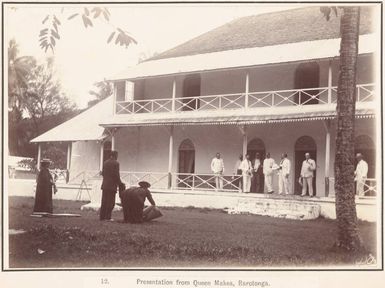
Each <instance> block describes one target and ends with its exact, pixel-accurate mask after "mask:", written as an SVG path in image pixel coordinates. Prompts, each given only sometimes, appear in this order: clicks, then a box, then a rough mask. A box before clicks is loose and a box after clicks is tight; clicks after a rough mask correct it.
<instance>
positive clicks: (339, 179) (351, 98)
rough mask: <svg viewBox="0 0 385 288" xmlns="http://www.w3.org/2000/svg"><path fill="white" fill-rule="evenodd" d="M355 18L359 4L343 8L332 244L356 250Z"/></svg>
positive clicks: (359, 243) (358, 17)
mask: <svg viewBox="0 0 385 288" xmlns="http://www.w3.org/2000/svg"><path fill="white" fill-rule="evenodd" d="M359 22H360V8H359V7H344V8H343V16H342V19H341V47H340V49H341V50H340V53H341V56H340V74H339V79H338V92H337V96H338V99H337V139H336V155H335V167H334V168H335V179H336V181H335V191H336V215H337V223H338V224H337V225H338V238H337V243H336V245H337V247H339V248H341V249H344V250H358V249H360V248H361V247H362V240H361V238H360V235H359V231H358V225H357V213H356V203H355V195H354V185H355V183H354V156H355V155H354V118H355V117H354V115H355V103H356V64H357V54H358V37H359Z"/></svg>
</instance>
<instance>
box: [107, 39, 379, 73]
mask: <svg viewBox="0 0 385 288" xmlns="http://www.w3.org/2000/svg"><path fill="white" fill-rule="evenodd" d="M375 40H376V38H375V35H373V34H368V35H362V36H360V41H359V53H360V54H366V53H372V52H374V51H375V49H376V47H377V46H378V45H376V44H377V43H376V42H375ZM340 42H341V41H340V39H339V38H337V39H324V40H315V41H307V42H298V43H289V44H280V45H274V46H266V47H254V48H245V49H236V50H227V51H221V52H213V53H206V54H198V55H191V56H183V57H175V58H167V59H159V60H153V61H147V62H142V63H140V64H138V65H136V66H134V67H130V68H128V69H126V70H125V71H123V72H121V73H119V74H117V75H116V76H115V77H112V78H111V79H110V80H124V79H136V78H143V77H153V76H162V75H172V74H180V73H192V72H204V71H212V70H219V69H235V68H242V67H251V66H256V65H266V64H276V63H287V62H294V61H307V60H317V59H323V58H331V57H338V56H339V54H340V52H339V50H340ZM288 51H290V52H288Z"/></svg>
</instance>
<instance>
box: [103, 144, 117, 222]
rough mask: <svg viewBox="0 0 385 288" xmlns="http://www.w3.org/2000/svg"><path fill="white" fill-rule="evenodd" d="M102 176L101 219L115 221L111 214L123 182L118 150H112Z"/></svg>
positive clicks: (104, 165) (104, 164)
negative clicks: (117, 192)
mask: <svg viewBox="0 0 385 288" xmlns="http://www.w3.org/2000/svg"><path fill="white" fill-rule="evenodd" d="M102 176H103V182H102V187H101V188H102V205H101V207H100V220H108V221H113V220H112V219H111V214H112V210H113V209H114V206H115V195H116V190H117V188H118V186H119V185H121V184H122V181H121V180H120V174H119V162H118V152H117V151H111V154H110V158H109V159H108V160H107V161H105V162H104V163H103V170H102Z"/></svg>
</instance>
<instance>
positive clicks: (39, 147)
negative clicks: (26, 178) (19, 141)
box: [36, 143, 41, 171]
mask: <svg viewBox="0 0 385 288" xmlns="http://www.w3.org/2000/svg"><path fill="white" fill-rule="evenodd" d="M40 161H41V144H40V143H39V144H37V164H36V166H37V170H38V171H40Z"/></svg>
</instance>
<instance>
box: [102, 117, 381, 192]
mask: <svg viewBox="0 0 385 288" xmlns="http://www.w3.org/2000/svg"><path fill="white" fill-rule="evenodd" d="M110 129H111V128H110ZM112 129H113V130H111V131H112V134H111V137H110V138H108V139H109V140H108V139H107V140H106V141H107V143H108V142H109V141H111V148H112V149H115V150H117V151H118V152H119V161H120V167H121V174H122V178H123V181H126V182H127V183H128V184H129V185H135V184H136V183H137V181H138V180H142V179H146V180H148V181H149V182H151V183H152V184H153V187H154V189H168V190H175V189H176V190H178V189H188V190H215V188H216V187H215V184H214V183H215V181H214V178H213V177H214V176H213V175H212V172H211V171H210V163H211V160H212V158H213V157H215V154H216V153H217V152H219V153H221V156H222V158H223V160H224V164H225V172H224V187H223V188H224V189H223V191H237V187H236V185H235V184H234V181H233V180H234V178H233V175H234V173H235V163H236V161H237V159H238V157H239V155H240V154H242V155H244V154H246V153H249V154H251V155H252V156H253V155H255V152H257V151H258V152H259V153H260V154H261V155H262V157H264V155H265V154H266V153H267V152H269V153H270V155H271V157H272V158H273V159H274V160H275V162H276V163H277V164H279V161H280V155H281V154H282V153H287V155H288V158H289V159H290V161H291V171H292V172H291V175H290V183H291V189H290V190H291V194H299V193H300V189H301V187H300V186H299V184H298V181H297V179H298V177H299V173H300V172H299V171H300V168H301V164H302V161H303V160H304V154H305V153H306V152H309V153H310V154H311V156H312V158H313V159H314V160H316V163H317V170H316V177H315V184H314V186H315V187H314V188H315V191H316V195H317V196H319V197H325V196H330V195H333V191H334V189H333V188H332V186H333V184H332V182H333V175H334V169H333V167H334V153H335V137H336V123H335V120H334V119H327V118H325V119H318V120H317V119H315V120H307V121H277V122H273V121H272V122H271V123H263V124H262V123H249V124H241V125H238V124H234V123H233V124H231V123H230V124H226V123H222V124H219V123H218V124H211V125H156V126H126V127H119V128H112ZM356 139H357V141H358V142H359V143H361V144H358V146H357V147H356V150H357V152H361V153H363V154H364V155H365V157H366V159H367V161H368V164H369V175H368V177H369V178H375V171H374V170H375V168H374V167H375V163H374V162H375V146H374V143H375V122H374V119H372V118H358V119H356ZM359 145H361V146H359ZM100 157H102V155H101V156H100ZM373 181H375V180H374V179H373ZM273 187H274V191H278V178H277V177H274V180H273Z"/></svg>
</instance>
